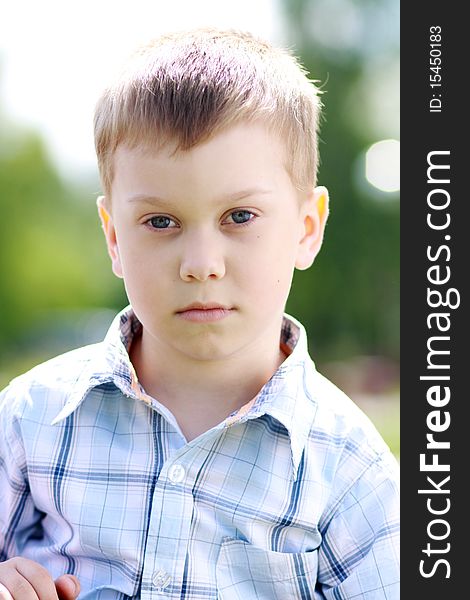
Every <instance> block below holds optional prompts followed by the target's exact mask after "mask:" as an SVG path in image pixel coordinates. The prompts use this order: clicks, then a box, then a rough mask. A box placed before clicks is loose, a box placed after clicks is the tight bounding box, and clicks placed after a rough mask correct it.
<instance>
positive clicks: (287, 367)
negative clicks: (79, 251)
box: [52, 306, 317, 479]
mask: <svg viewBox="0 0 470 600" xmlns="http://www.w3.org/2000/svg"><path fill="white" fill-rule="evenodd" d="M141 330H142V324H141V323H140V321H139V320H138V319H137V317H136V315H135V313H134V311H133V310H132V308H131V307H130V306H128V307H127V308H125V309H124V310H123V311H121V312H120V313H119V314H118V315H117V316H116V317H115V319H114V321H113V322H112V324H111V326H110V328H109V331H108V333H107V335H106V337H105V339H104V341H103V342H102V343H101V344H96V345H95V346H91V347H90V351H91V357H90V360H89V361H87V363H86V364H85V367H84V368H83V369H82V371H81V373H79V375H78V377H77V379H76V383H75V385H74V386H73V391H72V392H71V393H70V394H69V396H68V400H67V402H66V404H65V405H64V406H63V408H62V409H61V411H60V412H59V414H58V415H57V416H56V417H55V419H54V420H53V421H52V424H53V425H54V424H56V423H58V422H59V421H62V420H63V419H65V418H66V417H68V416H69V415H70V414H71V413H72V412H74V410H76V409H77V408H78V406H79V405H80V404H81V403H82V402H83V400H84V398H85V397H86V395H87V394H88V392H89V391H90V390H92V389H93V388H95V387H97V386H99V385H102V384H105V383H110V382H112V383H114V384H115V385H116V386H117V387H118V388H119V389H120V390H121V391H122V393H123V394H124V395H125V396H128V397H131V398H134V399H136V400H140V401H143V402H145V403H146V404H148V405H150V406H152V405H155V400H154V399H153V398H151V397H150V396H148V395H147V394H146V393H145V391H144V390H143V389H142V387H141V386H140V384H139V381H138V379H137V375H136V372H135V370H134V367H133V365H132V363H131V361H130V359H129V353H128V352H129V349H130V347H131V344H132V340H133V339H134V337H135V335H137V334H139V333H140V331H141ZM281 347H282V348H283V349H284V350H285V352H286V353H290V354H289V356H288V357H287V358H286V359H285V360H284V362H283V363H282V364H281V366H280V367H279V368H278V370H277V371H276V372H275V373H274V375H273V376H272V377H271V379H270V380H269V381H268V382H267V383H266V384H265V385H264V386H263V388H262V389H261V391H260V392H259V394H258V395H257V396H256V397H255V398H253V399H252V400H251V401H250V402H248V403H247V404H245V405H244V406H242V407H241V408H240V409H239V410H238V411H235V412H234V413H232V414H231V415H230V416H229V417H227V419H225V421H224V422H223V423H222V424H221V425H220V427H231V426H233V425H235V424H237V423H243V422H245V421H248V420H250V419H255V418H258V417H261V416H262V415H265V414H266V415H270V416H271V417H273V418H274V419H276V420H277V421H278V422H279V423H281V424H282V425H283V426H284V427H285V429H286V430H287V432H288V434H289V440H290V445H291V452H292V466H293V475H294V479H295V478H296V475H297V470H298V466H299V463H300V460H301V457H302V452H303V449H304V446H305V443H306V441H307V438H308V435H309V431H310V428H311V426H312V423H313V419H314V416H315V412H316V406H317V404H316V401H315V399H314V398H313V396H312V390H314V385H313V377H314V376H315V367H314V364H313V361H312V360H311V358H310V356H309V354H308V347H307V335H306V332H305V329H304V327H303V326H302V324H301V323H299V322H298V321H297V320H296V319H294V318H293V317H291V316H289V315H287V314H285V315H284V318H283V322H282V329H281ZM158 407H159V409H160V411H161V412H165V413H169V411H166V410H163V411H162V410H161V408H162V405H161V404H159V403H158ZM169 414H170V415H171V413H169ZM165 416H168V414H166V415H165Z"/></svg>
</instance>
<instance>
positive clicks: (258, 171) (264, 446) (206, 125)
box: [0, 30, 398, 600]
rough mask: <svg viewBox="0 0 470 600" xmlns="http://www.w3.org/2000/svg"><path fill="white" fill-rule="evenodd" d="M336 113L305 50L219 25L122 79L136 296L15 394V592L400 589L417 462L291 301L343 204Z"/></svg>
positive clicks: (120, 126) (104, 146)
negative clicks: (332, 373) (325, 145)
mask: <svg viewBox="0 0 470 600" xmlns="http://www.w3.org/2000/svg"><path fill="white" fill-rule="evenodd" d="M318 113H319V101H318V96H317V91H316V89H315V87H314V86H313V84H312V83H311V82H309V81H308V79H307V78H306V76H305V74H304V72H303V71H302V69H301V67H300V66H299V64H298V63H297V62H296V61H295V59H294V58H292V57H291V56H289V55H288V54H287V53H284V52H282V51H280V50H276V49H273V48H272V47H270V46H269V45H268V44H266V43H264V42H262V41H258V40H256V39H254V38H253V37H251V36H250V35H247V34H241V33H237V32H224V31H216V30H196V31H192V32H186V33H184V34H174V35H168V36H163V37H161V38H160V39H158V40H156V41H155V42H154V43H152V44H150V45H149V46H148V47H146V48H144V49H142V51H140V52H139V53H137V54H136V56H135V57H134V59H133V60H132V61H131V62H130V64H129V65H128V66H127V67H126V69H125V71H124V72H123V74H122V75H121V76H120V78H119V79H118V80H117V82H116V83H114V84H113V85H112V86H111V87H110V88H108V89H107V91H106V92H105V93H104V94H103V96H102V98H101V99H100V101H99V103H98V106H97V110H96V118H95V137H96V148H97V155H98V163H99V167H100V173H101V177H102V182H103V189H104V196H103V197H101V198H100V199H99V200H98V208H99V214H100V218H101V222H102V225H103V230H104V233H105V237H106V243H107V247H108V252H109V255H110V257H111V261H112V268H113V271H114V273H115V274H116V275H117V276H118V277H122V278H123V280H124V284H125V287H126V291H127V294H128V297H129V300H130V307H128V308H127V309H126V310H124V311H123V312H122V313H121V314H120V315H119V316H118V317H117V318H116V320H115V321H114V323H113V324H112V326H111V329H110V331H109V333H108V335H107V337H106V339H105V340H104V342H103V343H101V344H97V345H93V346H90V347H86V348H82V349H79V350H76V351H73V352H71V353H68V354H66V355H64V356H62V357H58V358H56V359H53V360H52V361H49V362H47V363H45V364H43V365H40V366H38V367H36V368H35V369H33V370H32V371H31V372H30V373H29V374H26V375H24V376H22V377H19V378H18V379H16V380H15V381H13V382H12V383H11V384H10V386H9V387H8V388H7V389H6V390H5V391H4V392H3V400H2V404H1V405H2V410H1V427H2V429H1V431H2V435H1V436H0V452H1V453H0V456H1V461H2V462H1V467H2V469H1V473H2V475H1V477H2V480H1V488H0V499H1V514H0V531H1V538H0V551H1V560H2V561H4V562H3V563H0V583H1V586H2V587H1V588H0V589H1V590H2V592H0V597H1V598H11V597H13V598H15V599H17V598H21V600H23V599H26V600H29V598H31V599H33V598H34V599H37V598H39V599H40V600H42V599H47V600H48V599H50V598H51V599H52V598H57V597H60V598H67V599H69V598H75V597H77V594H78V590H79V586H81V592H80V598H83V599H92V598H93V599H95V598H99V599H118V598H119V599H123V598H142V599H151V598H152V599H153V598H168V599H176V598H185V599H198V598H201V599H202V598H205V599H209V598H213V599H215V598H220V599H222V600H226V599H228V600H230V599H235V598H237V599H239V598H243V599H244V600H248V599H256V598H263V599H282V600H286V599H295V598H312V599H313V598H315V599H320V598H365V599H366V600H372V599H379V598H387V599H391V598H394V599H396V598H398V566H397V565H398V549H397V541H398V517H397V505H398V494H397V469H396V467H397V465H396V462H395V461H394V459H393V457H392V456H391V454H390V452H389V450H388V448H387V447H386V445H385V443H384V442H383V440H382V439H381V438H380V436H379V435H378V433H377V432H376V430H375V429H374V428H373V426H372V425H371V424H370V422H369V421H368V419H367V418H366V417H365V416H364V415H363V414H362V413H361V412H360V411H359V410H358V409H357V408H356V407H355V406H354V405H353V403H352V402H351V401H350V400H349V399H347V398H346V397H345V396H344V395H343V394H342V393H341V392H340V391H339V390H338V389H337V388H335V387H334V386H333V385H332V384H331V383H330V382H328V381H327V380H326V379H324V378H323V377H322V376H321V375H320V374H319V373H318V372H317V371H316V370H315V368H314V365H313V364H312V362H311V359H310V358H309V356H308V353H307V341H306V336H305V331H304V329H303V327H302V326H301V325H300V323H298V322H297V321H296V320H295V319H293V318H291V317H288V316H287V315H284V307H285V303H286V299H287V295H288V293H289V288H290V284H291V279H292V274H293V270H294V268H295V267H297V268H299V269H306V268H308V267H309V266H310V265H311V264H312V262H313V260H314V259H315V257H316V255H317V253H318V252H319V250H320V246H321V243H322V238H323V232H324V228H325V222H326V219H327V214H328V197H327V191H326V189H325V188H322V187H317V186H316V182H315V178H316V167H317V150H316V136H317V133H316V129H317V123H318ZM69 574H73V577H72V576H71V575H69ZM54 580H55V581H54ZM2 593H3V596H2V595H1V594H2Z"/></svg>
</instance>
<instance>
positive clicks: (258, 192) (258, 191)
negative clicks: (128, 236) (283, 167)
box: [127, 188, 272, 205]
mask: <svg viewBox="0 0 470 600" xmlns="http://www.w3.org/2000/svg"><path fill="white" fill-rule="evenodd" d="M271 193H272V190H269V189H264V188H247V189H245V190H240V191H238V192H230V193H228V194H224V195H223V196H222V197H221V198H220V200H221V202H237V201H238V200H243V199H244V198H249V197H251V196H263V195H267V194H271ZM127 200H128V202H130V203H132V204H133V203H142V204H160V205H162V204H171V202H170V201H169V200H166V199H165V198H161V197H159V196H148V195H146V194H136V195H135V196H131V197H130V198H128V199H127Z"/></svg>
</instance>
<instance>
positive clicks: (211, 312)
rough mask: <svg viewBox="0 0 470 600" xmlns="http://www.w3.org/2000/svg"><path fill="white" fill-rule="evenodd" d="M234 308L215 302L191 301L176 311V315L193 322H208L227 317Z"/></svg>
mask: <svg viewBox="0 0 470 600" xmlns="http://www.w3.org/2000/svg"><path fill="white" fill-rule="evenodd" d="M233 311H234V308H231V307H229V306H224V305H223V304H218V303H216V302H207V303H201V302H193V303H192V304H188V306H185V307H184V308H181V309H179V310H177V311H176V314H177V316H178V317H180V318H182V319H184V320H185V321H192V322H194V323H210V322H214V321H220V320H222V319H225V317H228V316H229V315H230V314H232V312H233Z"/></svg>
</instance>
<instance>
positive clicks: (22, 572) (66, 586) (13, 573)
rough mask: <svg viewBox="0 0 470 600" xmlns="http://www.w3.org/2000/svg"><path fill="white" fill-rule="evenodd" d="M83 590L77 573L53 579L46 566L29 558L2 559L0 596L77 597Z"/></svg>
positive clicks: (33, 599)
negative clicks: (3, 560)
mask: <svg viewBox="0 0 470 600" xmlns="http://www.w3.org/2000/svg"><path fill="white" fill-rule="evenodd" d="M79 593H80V583H79V582H78V579H77V578H76V577H75V576H74V575H61V576H60V577H58V578H57V579H56V580H55V581H53V579H52V577H51V576H50V575H49V573H48V571H46V569H45V568H44V567H42V566H41V565H39V564H38V563H36V562H34V561H32V560H29V559H27V558H21V557H15V558H11V559H10V560H6V561H5V562H2V563H0V600H75V598H77V597H78V594H79Z"/></svg>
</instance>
